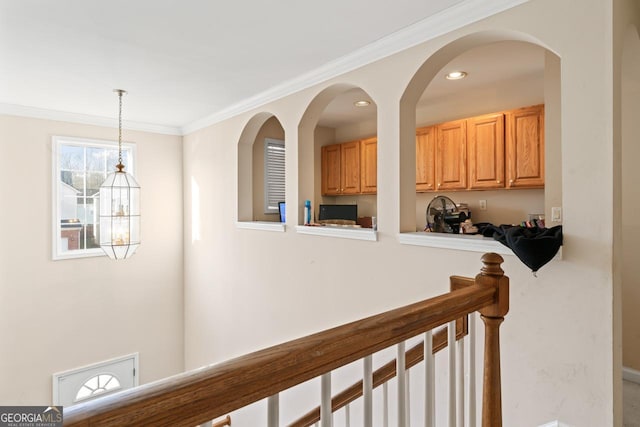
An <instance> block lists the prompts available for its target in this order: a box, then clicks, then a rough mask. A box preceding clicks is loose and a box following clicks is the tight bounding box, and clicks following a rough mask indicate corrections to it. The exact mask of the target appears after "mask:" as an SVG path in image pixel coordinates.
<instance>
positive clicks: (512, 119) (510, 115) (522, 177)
mask: <svg viewBox="0 0 640 427" xmlns="http://www.w3.org/2000/svg"><path fill="white" fill-rule="evenodd" d="M506 120H507V140H506V151H507V187H508V188H541V187H544V105H537V106H534V107H526V108H519V109H517V110H512V111H508V112H507V113H506Z"/></svg>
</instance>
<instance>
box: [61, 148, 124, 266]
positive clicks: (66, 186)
mask: <svg viewBox="0 0 640 427" xmlns="http://www.w3.org/2000/svg"><path fill="white" fill-rule="evenodd" d="M56 140H57V141H56ZM54 144H56V147H57V149H56V150H55V151H56V153H57V156H55V157H54V163H55V168H56V169H57V170H58V171H59V172H58V173H57V174H56V175H55V179H56V180H57V184H56V186H55V187H56V189H55V191H56V192H57V194H56V197H55V200H56V202H55V205H54V215H55V216H56V217H57V218H58V220H56V221H54V223H55V224H56V227H55V228H56V230H55V233H54V236H55V244H54V249H53V250H54V259H55V258H57V257H59V256H63V257H64V258H67V257H69V256H70V255H71V256H72V257H75V256H86V255H85V254H88V253H93V254H95V255H101V253H100V252H87V249H92V250H94V251H95V249H99V248H100V243H99V239H98V238H97V236H99V232H100V230H99V224H98V214H99V212H98V209H99V204H98V200H99V197H100V186H101V185H102V183H103V182H104V180H105V178H106V176H107V174H108V173H109V172H111V171H115V170H116V167H115V165H116V164H117V163H118V149H117V145H116V144H105V143H100V142H96V143H92V142H89V141H87V142H84V141H78V140H73V139H71V138H69V140H67V139H66V138H60V139H59V140H58V138H54ZM128 145H129V146H128V147H127V146H124V147H123V149H122V161H123V163H124V164H125V166H126V170H127V172H131V171H133V167H132V166H133V165H132V163H131V162H132V160H133V156H132V155H133V150H132V148H131V145H130V144H128Z"/></svg>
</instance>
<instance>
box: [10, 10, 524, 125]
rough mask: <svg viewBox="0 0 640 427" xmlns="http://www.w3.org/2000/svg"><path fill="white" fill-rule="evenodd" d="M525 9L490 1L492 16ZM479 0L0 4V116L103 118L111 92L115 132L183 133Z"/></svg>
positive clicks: (457, 15)
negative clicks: (120, 95)
mask: <svg viewBox="0 0 640 427" xmlns="http://www.w3.org/2000/svg"><path fill="white" fill-rule="evenodd" d="M524 1H525V0H502V1H500V2H499V3H500V5H501V6H500V7H502V10H503V9H506V8H509V7H512V6H514V5H515V4H519V3H522V2H524ZM480 3H482V2H478V1H477V0H429V1H423V0H422V1H418V0H396V1H394V2H389V1H388V0H349V1H343V0H323V1H322V2H308V1H304V0H279V1H277V2H264V1H257V0H254V1H252V2H247V1H236V2H221V1H211V0H182V1H179V0H135V1H131V0H109V1H98V0H56V1H50V0H19V1H16V0H0V107H1V108H0V112H3V111H4V112H7V111H9V112H11V111H25V112H26V113H25V114H27V115H28V114H32V115H33V114H35V113H34V112H36V111H40V112H57V113H67V114H69V115H71V116H73V117H76V118H77V117H81V116H82V117H85V118H91V117H95V118H105V119H109V120H111V119H112V118H113V117H115V116H116V114H117V96H116V95H115V94H114V93H113V92H112V90H113V89H116V88H121V89H125V90H127V91H128V95H127V96H126V97H125V98H124V112H123V115H124V119H125V126H126V122H127V121H128V122H131V123H133V122H135V123H139V124H149V125H155V126H158V129H161V130H162V129H163V130H165V131H166V132H167V133H172V132H173V133H182V132H184V130H185V129H189V127H190V126H193V124H194V123H197V122H198V121H200V122H202V120H205V119H206V118H210V119H211V118H215V117H222V116H223V115H224V113H225V112H227V113H229V115H230V114H231V113H232V112H233V111H237V112H239V111H240V110H241V109H242V108H243V106H244V107H247V108H245V110H246V109H248V107H250V106H251V105H254V106H255V105H259V103H260V102H265V101H264V100H266V99H267V98H268V97H265V96H262V97H261V96H260V95H261V94H269V93H270V94H271V96H272V98H273V97H276V96H277V94H285V92H286V90H287V88H289V89H290V90H291V91H292V90H294V89H295V88H296V87H297V88H298V89H300V88H301V85H304V84H305V82H315V83H317V82H318V81H321V80H322V77H324V78H325V79H326V78H330V77H332V76H330V75H329V74H327V72H326V70H327V69H329V68H331V69H336V70H342V72H344V71H346V70H345V69H344V68H345V67H347V66H348V65H345V64H347V63H348V61H346V60H345V58H349V57H353V55H354V53H358V52H360V53H362V52H366V51H367V48H368V47H370V46H371V45H372V44H373V45H376V44H377V45H378V46H383V47H384V46H387V48H388V46H389V44H388V43H387V45H384V43H383V42H385V41H388V40H390V39H391V38H393V37H395V39H396V40H398V39H400V38H401V37H400V35H402V34H410V33H409V32H408V30H410V29H411V28H417V27H416V25H420V24H422V25H423V26H424V25H426V24H429V28H437V30H438V31H440V32H446V31H449V30H451V29H453V28H445V27H444V26H443V25H444V24H443V23H444V22H446V25H451V26H461V25H464V24H465V23H469V22H473V21H474V20H477V19H481V18H483V17H484V16H487V15H489V14H492V13H496V12H497V11H499V8H497V6H496V5H495V4H494V5H492V8H491V9H489V7H488V6H486V5H480ZM485 3H486V2H485ZM483 8H484V9H483ZM438 22H439V23H440V26H438V25H434V23H438ZM425 23H426V24H425ZM418 29H419V28H418ZM433 31H436V30H433ZM415 32H416V31H414V33H415ZM423 32H424V31H423ZM434 34H435V33H433V32H432V33H428V32H426V33H425V35H424V36H425V37H428V36H429V35H431V36H433V35H434ZM405 43H406V44H407V43H408V44H410V43H411V42H409V41H407V42H405ZM412 43H413V44H415V43H417V41H415V40H414V41H413V42H412ZM405 47H408V46H405ZM369 50H373V49H369ZM376 50H377V51H380V52H381V53H378V55H384V54H391V53H393V52H391V51H389V52H386V51H385V50H384V49H376ZM387 50H388V49H387ZM360 56H361V57H364V56H363V55H360ZM370 59H371V58H370ZM340 64H342V68H341V67H340V66H339V65H340ZM350 64H351V67H352V68H354V67H355V66H356V65H362V64H356V63H355V62H352V63H350ZM318 70H321V71H322V70H324V71H323V72H319V71H318ZM314 73H315V74H314ZM323 73H324V74H323ZM305 78H306V80H305ZM313 79H315V80H313ZM296 84H297V86H296ZM276 89H277V90H276Z"/></svg>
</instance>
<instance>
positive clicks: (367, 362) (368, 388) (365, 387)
mask: <svg viewBox="0 0 640 427" xmlns="http://www.w3.org/2000/svg"><path fill="white" fill-rule="evenodd" d="M363 363H364V374H363V377H362V396H363V400H364V427H372V426H373V356H367V357H365V358H364V359H363Z"/></svg>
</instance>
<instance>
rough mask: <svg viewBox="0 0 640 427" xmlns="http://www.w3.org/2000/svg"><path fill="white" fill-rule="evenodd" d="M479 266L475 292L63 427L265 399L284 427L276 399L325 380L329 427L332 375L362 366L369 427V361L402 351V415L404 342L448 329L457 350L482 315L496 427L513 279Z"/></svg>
mask: <svg viewBox="0 0 640 427" xmlns="http://www.w3.org/2000/svg"><path fill="white" fill-rule="evenodd" d="M482 262H483V264H484V266H483V268H482V269H481V272H480V274H478V275H477V276H476V278H475V281H474V282H475V283H474V284H473V285H472V286H467V287H464V288H462V289H459V290H455V291H452V292H449V293H446V294H443V295H440V296H437V297H435V298H430V299H427V300H424V301H421V302H418V303H414V304H410V305H407V306H405V307H401V308H397V309H394V310H390V311H387V312H385V313H382V314H378V315H374V316H371V317H368V318H365V319H362V320H358V321H355V322H352V323H348V324H345V325H342V326H338V327H335V328H332V329H329V330H326V331H323V332H319V333H316V334H312V335H309V336H307V337H304V338H299V339H296V340H293V341H289V342H286V343H284V344H280V345H276V346H273V347H270V348H266V349H263V350H259V351H256V352H254V353H250V354H247V355H244V356H241V357H238V358H235V359H232V360H229V361H226V362H222V363H219V364H216V365H212V366H206V367H203V368H200V369H196V370H193V371H189V372H186V373H183V374H179V375H176V376H173V377H169V378H166V379H163V380H160V381H156V382H153V383H149V384H145V385H142V386H140V387H136V388H134V389H129V390H124V391H122V392H119V393H115V394H113V395H108V396H104V397H102V398H98V399H95V400H92V401H88V402H85V403H82V404H78V405H75V406H72V407H70V408H68V409H65V412H64V425H65V426H87V427H88V426H123V425H154V426H176V427H180V426H185V427H193V426H195V425H199V424H203V423H206V422H208V421H209V420H212V419H216V418H219V417H222V416H225V415H226V414H229V413H230V412H232V411H235V410H237V409H240V408H243V407H245V406H247V405H249V404H252V403H254V402H257V401H260V400H262V399H265V398H268V405H267V407H268V408H269V409H268V411H269V413H268V414H267V419H268V425H269V427H275V426H278V425H279V420H278V400H279V399H278V394H279V393H280V392H282V391H284V390H287V389H289V388H291V387H294V386H296V385H298V384H301V383H303V382H305V381H308V380H310V379H313V378H316V377H321V384H322V388H323V392H322V398H321V415H323V416H322V418H321V425H322V426H323V427H324V426H330V425H331V417H332V412H331V395H330V389H331V387H330V384H331V371H333V370H335V369H337V368H339V367H341V366H344V365H347V364H349V363H352V362H354V361H356V360H360V359H363V358H364V360H365V363H364V366H365V369H364V371H365V376H364V388H365V390H364V396H365V405H364V407H365V414H364V419H365V425H371V424H370V423H371V417H372V415H371V389H372V386H373V378H372V377H373V371H372V369H371V355H372V354H374V353H376V352H378V351H380V350H383V349H385V348H388V347H390V346H393V345H396V344H397V345H398V364H397V365H398V405H399V406H398V407H399V408H403V407H404V405H405V400H404V394H405V386H406V383H405V382H404V381H403V378H404V372H405V369H406V360H405V349H404V345H405V341H406V340H408V339H410V338H412V337H415V336H418V335H420V334H423V333H426V336H428V337H430V336H431V335H430V334H431V331H432V330H433V329H434V328H438V327H440V326H442V325H445V324H449V325H450V328H449V337H450V338H449V341H450V342H453V341H454V335H455V326H454V325H455V320H456V319H458V318H460V317H462V316H466V315H467V314H469V313H473V312H475V311H479V312H480V313H481V317H482V319H483V321H484V324H485V346H484V352H485V353H484V383H483V409H482V425H483V427H499V426H501V425H502V404H501V391H500V352H499V326H500V324H501V322H502V321H503V320H504V316H505V315H506V313H507V312H508V309H509V301H508V298H509V295H508V294H509V279H508V278H507V277H506V276H504V272H503V271H502V269H501V268H500V264H501V263H502V262H503V259H502V258H501V257H500V256H499V255H497V254H493V253H491V254H485V255H484V256H483V257H482ZM427 342H429V343H430V342H431V340H427ZM426 354H429V352H427V353H426ZM327 386H328V390H329V393H327ZM449 414H450V417H451V416H452V412H451V410H450V412H449ZM453 416H454V417H455V415H454V414H453ZM367 423H369V424H367ZM397 425H398V426H399V427H404V426H406V425H407V413H406V411H404V410H400V411H398V423H397Z"/></svg>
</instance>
